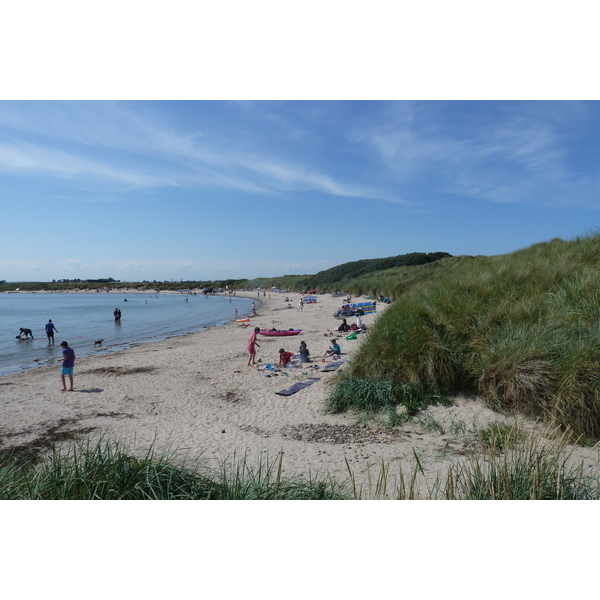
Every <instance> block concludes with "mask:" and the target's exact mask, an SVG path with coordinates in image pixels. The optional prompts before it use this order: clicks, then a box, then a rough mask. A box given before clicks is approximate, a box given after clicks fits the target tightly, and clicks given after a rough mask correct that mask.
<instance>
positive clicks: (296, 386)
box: [275, 377, 319, 396]
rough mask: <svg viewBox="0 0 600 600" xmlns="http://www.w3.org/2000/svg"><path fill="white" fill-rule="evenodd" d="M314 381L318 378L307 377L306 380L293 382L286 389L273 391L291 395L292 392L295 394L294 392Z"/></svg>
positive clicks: (281, 394)
mask: <svg viewBox="0 0 600 600" xmlns="http://www.w3.org/2000/svg"><path fill="white" fill-rule="evenodd" d="M315 381H319V378H318V377H311V378H310V379H307V380H306V381H299V382H298V383H295V384H294V385H293V386H292V387H289V388H287V389H286V390H281V391H280V392H275V393H276V394H279V395H280V396H291V395H292V394H295V393H296V392H299V391H300V390H303V389H304V388H306V387H308V386H309V385H312V384H313V383H314V382H315Z"/></svg>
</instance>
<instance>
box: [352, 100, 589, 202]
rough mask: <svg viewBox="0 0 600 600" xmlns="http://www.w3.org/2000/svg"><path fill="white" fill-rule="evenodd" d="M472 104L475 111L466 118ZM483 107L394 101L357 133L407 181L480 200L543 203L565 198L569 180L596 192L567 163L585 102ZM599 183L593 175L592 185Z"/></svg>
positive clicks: (575, 188) (580, 190) (586, 191)
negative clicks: (380, 118)
mask: <svg viewBox="0 0 600 600" xmlns="http://www.w3.org/2000/svg"><path fill="white" fill-rule="evenodd" d="M469 108H470V109H471V110H472V111H473V113H472V114H471V115H469V117H470V118H465V117H466V116H467V115H466V114H465V113H468V111H469ZM481 108H482V107H481V106H475V105H474V104H472V103H467V104H465V105H463V104H458V105H457V104H456V103H431V104H429V103H425V104H424V105H423V104H416V105H412V104H408V105H403V106H401V107H400V108H398V107H396V106H393V107H392V109H391V112H389V113H387V114H386V115H385V118H384V122H383V123H380V124H376V125H374V126H371V127H369V128H365V129H364V130H361V131H356V130H355V131H353V132H352V136H353V138H354V139H355V140H356V141H357V142H359V143H361V144H364V146H365V147H366V149H367V151H369V152H371V153H373V154H374V155H375V156H379V157H380V159H381V161H382V162H383V163H384V164H385V165H386V167H387V169H388V171H389V174H390V177H392V178H395V180H396V181H397V182H398V183H399V185H401V186H402V185H411V184H414V183H419V184H420V185H423V184H425V186H426V187H428V188H429V189H430V190H432V191H441V192H444V193H451V194H459V195H462V196H468V197H473V198H479V199H482V200H491V201H496V202H506V201H515V202H517V201H518V202H520V201H527V202H532V203H536V202H537V203H545V204H552V203H557V202H560V199H561V198H564V194H565V193H566V192H567V189H568V188H571V189H572V190H573V191H575V192H576V195H577V194H579V198H573V199H572V201H574V202H577V201H584V202H585V201H586V199H587V200H591V197H590V196H589V191H590V180H589V178H588V179H587V180H586V181H584V180H579V179H578V177H577V173H574V172H573V171H572V170H571V169H570V168H569V161H570V156H569V148H570V147H572V144H569V143H567V142H566V139H567V138H568V137H569V133H570V131H571V129H572V128H573V126H576V124H577V123H578V122H579V121H580V119H581V118H585V119H588V120H589V114H586V113H585V111H582V109H581V106H580V105H578V104H572V105H571V104H561V103H559V105H558V106H555V105H554V104H552V105H546V104H545V103H530V104H525V105H523V104H522V103H503V104H501V105H500V107H499V108H497V109H496V110H495V111H490V113H489V114H486V115H485V116H482V115H481V114H479V111H481ZM598 183H599V180H598V179H597V178H595V183H594V184H593V185H592V187H594V186H595V185H597V184H598ZM421 190H422V188H421ZM596 193H597V189H596ZM581 196H583V198H582V197H581Z"/></svg>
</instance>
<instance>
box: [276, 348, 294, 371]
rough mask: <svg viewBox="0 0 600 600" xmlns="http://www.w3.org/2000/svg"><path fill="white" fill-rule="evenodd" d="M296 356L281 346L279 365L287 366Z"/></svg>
mask: <svg viewBox="0 0 600 600" xmlns="http://www.w3.org/2000/svg"><path fill="white" fill-rule="evenodd" d="M292 358H294V354H293V352H286V351H285V350H284V349H283V348H279V366H280V367H285V366H286V365H287V364H288V363H289V362H290V360H292Z"/></svg>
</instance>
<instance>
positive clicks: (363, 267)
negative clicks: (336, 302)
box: [308, 252, 452, 287]
mask: <svg viewBox="0 0 600 600" xmlns="http://www.w3.org/2000/svg"><path fill="white" fill-rule="evenodd" d="M450 256H452V255H451V254H448V253H447V252H429V253H424V252H412V253H411V254H399V255H398V256H390V257H388V258H367V259H363V260H356V261H353V262H347V263H343V264H341V265H338V266H337V267H331V269H326V270H325V271H319V272H318V273H317V274H316V275H313V276H312V277H309V278H308V279H309V281H310V282H311V283H312V284H313V287H319V286H327V285H331V284H332V283H336V282H338V281H342V280H345V279H355V278H357V277H360V276H361V275H365V274H368V273H374V272H375V271H384V270H386V269H392V268H394V267H409V266H415V265H424V264H426V263H431V262H435V261H436V260H440V259H441V258H447V257H450Z"/></svg>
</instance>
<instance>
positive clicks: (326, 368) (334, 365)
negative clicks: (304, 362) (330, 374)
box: [321, 362, 342, 373]
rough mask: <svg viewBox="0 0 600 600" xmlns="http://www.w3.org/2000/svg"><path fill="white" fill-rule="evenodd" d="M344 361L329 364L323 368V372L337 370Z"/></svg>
mask: <svg viewBox="0 0 600 600" xmlns="http://www.w3.org/2000/svg"><path fill="white" fill-rule="evenodd" d="M341 364H342V363H341V362H334V363H331V364H330V365H327V366H326V367H325V368H324V369H321V373H326V372H327V371H335V370H336V369H337V368H338V367H339V366H340V365H341Z"/></svg>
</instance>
